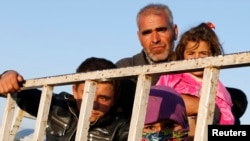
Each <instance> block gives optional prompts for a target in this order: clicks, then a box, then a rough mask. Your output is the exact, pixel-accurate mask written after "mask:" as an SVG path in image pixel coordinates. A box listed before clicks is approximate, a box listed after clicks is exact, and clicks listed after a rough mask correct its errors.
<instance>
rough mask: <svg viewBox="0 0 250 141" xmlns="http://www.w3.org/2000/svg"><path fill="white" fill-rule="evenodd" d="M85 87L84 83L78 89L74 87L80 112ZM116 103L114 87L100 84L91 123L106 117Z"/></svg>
mask: <svg viewBox="0 0 250 141" xmlns="http://www.w3.org/2000/svg"><path fill="white" fill-rule="evenodd" d="M84 87H85V84H84V83H82V84H79V86H78V87H76V86H75V85H73V87H72V89H73V94H74V98H75V99H76V101H77V106H78V109H79V110H80V108H81V102H82V97H83V91H84ZM114 103H115V100H114V86H113V85H112V84H111V83H108V82H102V83H101V82H100V83H98V84H97V88H96V94H95V98H94V105H93V110H92V114H91V117H90V122H95V121H96V120H98V119H100V118H101V117H103V116H105V115H106V114H107V113H108V112H109V110H110V108H111V107H112V106H113V105H114Z"/></svg>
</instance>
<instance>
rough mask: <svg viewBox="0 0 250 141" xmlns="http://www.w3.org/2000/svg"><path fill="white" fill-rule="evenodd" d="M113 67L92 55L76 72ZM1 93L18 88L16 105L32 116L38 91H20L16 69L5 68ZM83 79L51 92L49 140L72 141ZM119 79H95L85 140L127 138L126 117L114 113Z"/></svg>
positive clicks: (113, 140)
mask: <svg viewBox="0 0 250 141" xmlns="http://www.w3.org/2000/svg"><path fill="white" fill-rule="evenodd" d="M113 68H116V66H115V64H113V63H112V62H111V61H109V60H106V59H103V58H95V57H91V58H88V59H86V60H85V61H83V62H82V64H80V66H79V67H78V68H77V70H76V72H77V73H79V72H89V71H96V70H103V69H113ZM0 78H1V79H0V94H2V95H4V96H6V94H7V93H9V92H17V91H19V92H18V93H17V95H16V102H17V104H18V106H19V107H20V108H21V109H23V110H25V111H26V112H28V113H30V114H31V115H33V116H36V115H37V111H38V106H39V101H40V96H41V91H40V90H38V89H29V90H23V91H20V86H19V84H20V83H23V82H24V79H23V77H22V76H21V75H20V74H18V73H17V72H15V71H8V72H5V73H4V74H2V75H1V77H0ZM84 86H85V84H84V82H81V83H76V84H73V85H72V92H73V96H72V95H71V94H68V93H66V92H61V93H60V94H53V97H52V102H51V107H50V111H49V116H48V122H47V128H46V140H48V141H52V140H53V141H55V140H56V141H73V140H74V138H75V134H76V129H77V122H78V115H79V111H80V107H81V101H82V97H83V95H82V94H83V91H84ZM118 86H119V81H117V80H104V81H101V80H100V81H98V82H97V89H96V95H95V99H94V106H93V110H92V114H91V117H90V128H89V133H88V140H92V141H101V140H102V139H104V138H106V139H109V140H110V141H127V136H128V130H129V119H128V120H127V119H126V118H123V117H122V116H120V113H117V112H116V111H117V108H118V107H117V104H116V103H117V100H118V98H119V91H118V90H119V87H118Z"/></svg>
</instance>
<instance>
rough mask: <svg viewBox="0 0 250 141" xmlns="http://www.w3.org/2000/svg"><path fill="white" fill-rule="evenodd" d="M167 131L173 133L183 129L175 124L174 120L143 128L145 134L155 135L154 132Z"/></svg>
mask: <svg viewBox="0 0 250 141" xmlns="http://www.w3.org/2000/svg"><path fill="white" fill-rule="evenodd" d="M165 129H168V130H172V131H177V130H180V129H182V127H181V125H179V124H177V123H175V122H174V121H172V120H164V121H159V122H155V123H152V124H146V125H144V127H143V132H144V133H154V132H160V131H163V130H165Z"/></svg>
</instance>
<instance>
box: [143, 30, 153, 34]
mask: <svg viewBox="0 0 250 141" xmlns="http://www.w3.org/2000/svg"><path fill="white" fill-rule="evenodd" d="M151 32H152V31H151V30H145V31H142V35H147V34H150V33H151Z"/></svg>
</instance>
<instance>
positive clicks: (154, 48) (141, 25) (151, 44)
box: [116, 4, 199, 115]
mask: <svg viewBox="0 0 250 141" xmlns="http://www.w3.org/2000/svg"><path fill="white" fill-rule="evenodd" d="M136 21H137V27H138V31H137V35H138V38H139V41H140V43H141V45H142V47H143V49H142V51H141V52H140V53H138V54H136V55H134V56H132V57H128V58H123V59H121V60H119V61H118V62H117V63H116V65H117V67H120V68H121V67H129V66H138V65H149V64H157V63H163V62H168V61H171V60H172V55H173V49H174V42H175V40H176V39H177V36H178V27H177V25H176V24H175V23H174V19H173V15H172V11H171V10H170V9H169V7H168V6H167V5H164V4H149V5H146V6H145V7H143V8H142V9H141V10H140V11H139V12H138V14H137V17H136ZM159 76H160V75H153V76H152V85H155V84H156V82H157V81H158V79H159ZM136 79H137V78H136V77H133V78H132V80H133V82H132V81H130V80H124V81H122V85H123V87H122V88H123V90H122V94H121V97H122V98H121V99H123V101H121V105H122V106H123V107H125V108H124V109H125V110H126V111H125V112H126V113H128V115H129V113H131V111H132V107H133V100H131V99H134V92H135V83H136ZM182 97H183V99H184V102H185V105H186V108H187V114H188V115H196V114H197V112H198V106H199V98H197V97H194V96H188V95H183V96H182Z"/></svg>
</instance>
